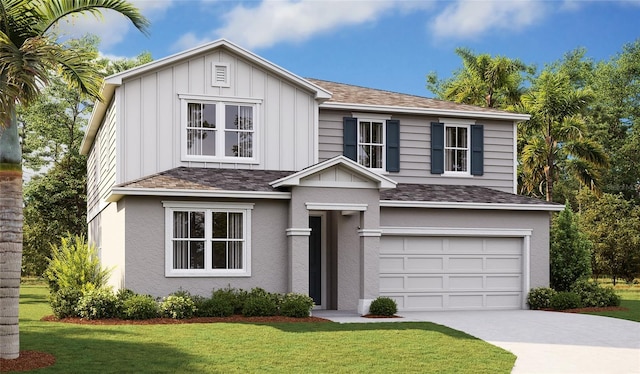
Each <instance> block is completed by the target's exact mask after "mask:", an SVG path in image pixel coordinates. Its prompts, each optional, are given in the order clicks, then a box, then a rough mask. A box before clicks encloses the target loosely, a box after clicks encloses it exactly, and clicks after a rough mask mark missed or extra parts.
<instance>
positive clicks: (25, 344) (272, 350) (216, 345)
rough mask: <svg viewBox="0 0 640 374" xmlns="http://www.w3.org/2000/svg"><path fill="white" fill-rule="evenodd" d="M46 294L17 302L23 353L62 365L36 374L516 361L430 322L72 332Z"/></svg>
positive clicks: (442, 367) (468, 366)
mask: <svg viewBox="0 0 640 374" xmlns="http://www.w3.org/2000/svg"><path fill="white" fill-rule="evenodd" d="M46 295H47V290H46V288H45V287H44V286H42V285H33V284H25V285H23V286H22V289H21V299H20V303H21V305H20V308H21V309H20V316H21V318H20V338H21V349H22V350H37V351H43V352H48V353H51V354H53V355H54V356H56V359H57V361H56V364H55V365H54V366H52V367H49V368H46V369H42V370H40V371H38V373H80V372H82V373H91V372H96V373H98V372H99V373H122V372H129V373H133V372H135V373H138V372H147V373H246V372H273V373H297V372H305V373H324V372H327V373H328V372H331V373H333V372H339V373H365V372H366V373H388V372H403V373H411V372H439V373H471V372H473V373H509V372H510V371H511V368H512V367H513V364H514V362H515V356H514V355H513V354H511V353H509V352H507V351H504V350H502V349H500V348H497V347H495V346H492V345H490V344H488V343H486V342H483V341H481V340H479V339H476V338H474V337H472V336H469V335H467V334H464V333H462V332H459V331H456V330H452V329H449V328H446V327H444V326H440V325H436V324H432V323H426V322H425V323H414V322H401V323H398V322H395V323H367V324H337V323H290V324H286V323H281V324H250V323H211V324H183V325H119V326H100V325H73V324H65V323H58V322H42V321H40V318H42V316H44V315H48V314H51V310H50V308H49V307H48V304H47V301H46Z"/></svg>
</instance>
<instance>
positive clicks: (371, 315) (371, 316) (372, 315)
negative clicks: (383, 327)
mask: <svg viewBox="0 0 640 374" xmlns="http://www.w3.org/2000/svg"><path fill="white" fill-rule="evenodd" d="M362 317H363V318H402V317H401V316H396V315H393V316H381V315H377V314H365V315H364V316H362Z"/></svg>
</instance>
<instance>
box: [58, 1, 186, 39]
mask: <svg viewBox="0 0 640 374" xmlns="http://www.w3.org/2000/svg"><path fill="white" fill-rule="evenodd" d="M131 2H132V3H133V4H134V5H136V6H137V7H138V9H139V10H140V12H141V13H142V14H143V15H144V16H145V17H147V18H148V19H150V20H151V22H152V23H153V19H154V18H161V17H163V16H164V14H165V12H166V11H167V9H168V8H170V7H171V6H172V5H173V4H174V0H132V1H131ZM101 13H102V16H103V17H102V18H101V19H96V17H95V16H93V15H91V14H83V15H79V16H74V17H67V18H64V19H63V20H62V21H61V22H60V26H59V28H58V30H59V32H60V33H61V34H62V36H63V37H78V36H82V35H85V34H87V33H91V34H94V35H97V36H99V37H100V49H109V47H112V46H114V45H116V44H118V43H119V42H120V41H122V40H123V39H124V38H125V36H126V35H127V33H129V32H130V31H132V30H134V27H133V25H132V24H131V22H130V21H129V20H128V19H126V18H125V17H124V16H122V15H120V14H118V13H116V12H114V11H110V10H105V11H102V12H101ZM135 32H138V31H137V30H136V31H135Z"/></svg>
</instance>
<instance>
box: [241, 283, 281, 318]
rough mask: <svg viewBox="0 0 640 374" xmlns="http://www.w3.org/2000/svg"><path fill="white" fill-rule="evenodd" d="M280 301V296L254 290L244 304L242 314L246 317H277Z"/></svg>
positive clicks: (257, 289) (261, 290)
mask: <svg viewBox="0 0 640 374" xmlns="http://www.w3.org/2000/svg"><path fill="white" fill-rule="evenodd" d="M278 299H279V296H278V295H275V294H271V293H269V292H267V291H265V290H263V289H262V288H254V289H252V290H251V292H249V294H248V296H247V299H246V300H245V302H244V307H243V308H242V314H243V315H244V316H246V317H258V316H275V315H276V314H277V313H278Z"/></svg>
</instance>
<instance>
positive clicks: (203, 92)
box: [81, 40, 562, 312]
mask: <svg viewBox="0 0 640 374" xmlns="http://www.w3.org/2000/svg"><path fill="white" fill-rule="evenodd" d="M102 94H103V96H104V98H105V101H104V102H103V103H98V104H97V105H96V107H95V108H94V111H93V114H92V116H91V119H90V124H89V126H88V129H87V133H86V136H85V139H84V141H83V143H82V146H81V147H82V149H81V151H82V153H83V154H87V155H88V165H87V167H88V191H87V200H88V221H89V237H90V240H91V241H92V242H93V243H95V244H96V245H97V246H98V248H99V251H100V256H101V260H102V263H103V265H104V266H106V267H113V269H114V270H113V272H112V275H111V284H112V285H114V286H116V287H118V288H120V287H124V288H129V289H132V290H134V291H136V292H139V293H148V294H152V295H156V296H164V295H167V294H169V293H171V292H173V291H176V290H178V289H183V290H188V291H190V292H191V293H194V294H202V295H209V294H210V292H211V291H212V289H214V288H224V287H228V286H231V287H235V288H243V289H251V288H253V287H262V288H264V289H266V290H268V291H271V292H300V293H307V294H309V295H311V296H312V297H313V299H314V300H315V302H316V304H317V305H318V307H319V308H325V309H340V310H355V309H358V310H359V311H360V312H366V311H367V309H368V303H369V302H370V301H371V300H372V299H374V298H375V297H377V296H388V297H391V298H393V299H395V300H396V301H397V302H398V305H399V308H400V309H401V310H448V309H503V308H512V309H519V308H526V303H525V298H526V294H527V291H528V290H529V289H530V288H532V287H537V286H545V285H548V281H549V250H548V248H549V219H550V211H557V210H560V209H561V208H562V206H561V205H556V204H549V203H546V202H544V201H540V200H537V199H531V198H527V197H523V196H518V195H516V194H515V191H516V183H517V182H516V169H517V161H516V128H517V127H516V124H517V123H518V122H519V121H524V120H527V119H528V116H527V115H523V114H515V113H508V112H504V111H500V110H494V109H488V108H481V107H476V106H470V105H464V104H456V103H451V102H446V101H440V100H434V99H428V98H424V97H418V96H412V95H405V94H399V93H393V92H387V91H381V90H375V89H370V88H363V87H357V86H352V85H348V84H341V83H334V82H327V81H321V80H315V79H304V78H301V77H299V76H297V75H295V74H293V73H291V72H289V71H287V70H285V69H283V68H281V67H279V66H277V65H275V64H273V63H271V62H269V61H266V60H265V59H263V58H261V57H259V56H257V55H255V54H253V53H252V52H250V51H247V50H245V49H243V48H241V47H239V46H237V45H235V44H233V43H230V42H229V41H226V40H218V41H215V42H212V43H209V44H207V45H204V46H201V47H198V48H194V49H191V50H188V51H185V52H182V53H178V54H176V55H173V56H170V57H167V58H163V59H161V60H158V61H155V62H152V63H149V64H146V65H143V66H140V67H137V68H134V69H131V70H128V71H125V72H122V73H119V74H116V75H113V76H110V77H108V78H107V79H106V80H105V82H104V85H103V86H102Z"/></svg>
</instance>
